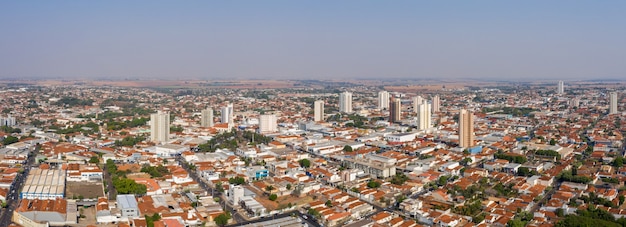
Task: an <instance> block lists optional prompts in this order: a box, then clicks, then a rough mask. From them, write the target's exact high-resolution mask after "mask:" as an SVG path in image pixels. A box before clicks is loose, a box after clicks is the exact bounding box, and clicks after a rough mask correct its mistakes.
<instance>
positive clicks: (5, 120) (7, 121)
mask: <svg viewBox="0 0 626 227" xmlns="http://www.w3.org/2000/svg"><path fill="white" fill-rule="evenodd" d="M15 124H16V122H15V117H11V115H10V114H9V115H7V117H0V126H9V127H11V126H15Z"/></svg>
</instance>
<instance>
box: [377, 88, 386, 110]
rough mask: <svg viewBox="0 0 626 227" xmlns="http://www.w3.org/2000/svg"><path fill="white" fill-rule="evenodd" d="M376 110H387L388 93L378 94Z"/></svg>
mask: <svg viewBox="0 0 626 227" xmlns="http://www.w3.org/2000/svg"><path fill="white" fill-rule="evenodd" d="M378 109H380V110H388V109H389V92H387V91H379V92H378Z"/></svg>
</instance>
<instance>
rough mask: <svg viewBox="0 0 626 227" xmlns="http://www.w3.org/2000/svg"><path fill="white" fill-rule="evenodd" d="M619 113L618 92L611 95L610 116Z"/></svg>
mask: <svg viewBox="0 0 626 227" xmlns="http://www.w3.org/2000/svg"><path fill="white" fill-rule="evenodd" d="M616 113H617V92H611V93H610V94H609V114H616Z"/></svg>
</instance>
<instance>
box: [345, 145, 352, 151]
mask: <svg viewBox="0 0 626 227" xmlns="http://www.w3.org/2000/svg"><path fill="white" fill-rule="evenodd" d="M343 151H345V152H352V147H351V146H350V145H345V146H343Z"/></svg>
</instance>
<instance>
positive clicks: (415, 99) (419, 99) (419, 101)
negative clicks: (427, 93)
mask: <svg viewBox="0 0 626 227" xmlns="http://www.w3.org/2000/svg"><path fill="white" fill-rule="evenodd" d="M422 103H424V98H422V96H419V95H418V96H415V97H413V112H415V113H418V112H419V106H418V105H420V104H422Z"/></svg>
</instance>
